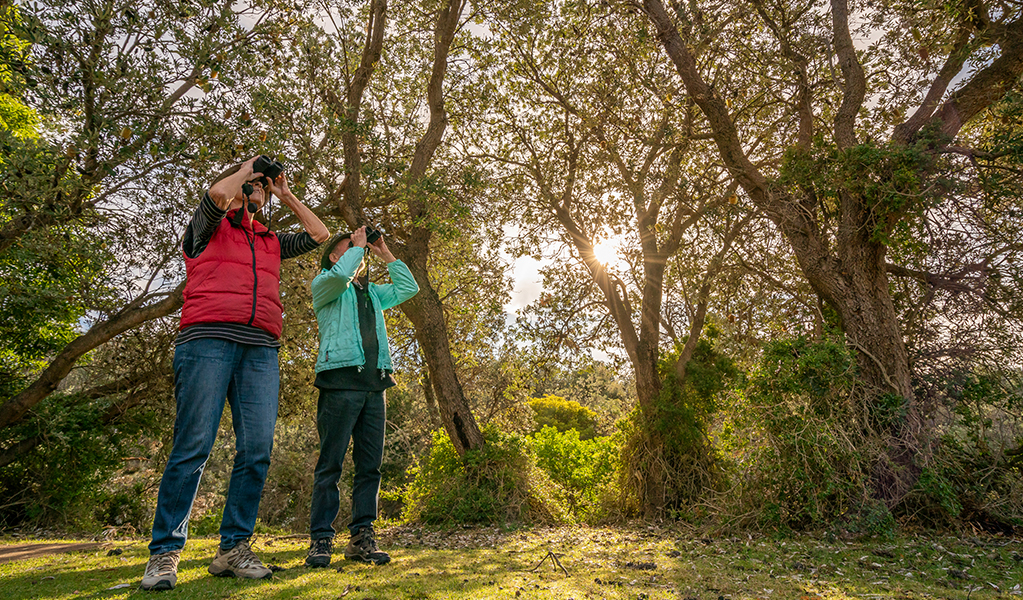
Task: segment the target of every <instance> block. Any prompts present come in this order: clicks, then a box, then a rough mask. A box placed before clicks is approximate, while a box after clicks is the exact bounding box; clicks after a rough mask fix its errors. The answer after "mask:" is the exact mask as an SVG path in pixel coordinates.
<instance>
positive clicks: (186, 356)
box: [149, 338, 280, 554]
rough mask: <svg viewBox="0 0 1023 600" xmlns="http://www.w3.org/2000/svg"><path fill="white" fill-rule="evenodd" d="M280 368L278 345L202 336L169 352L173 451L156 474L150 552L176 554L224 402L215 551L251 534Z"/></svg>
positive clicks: (269, 447)
mask: <svg viewBox="0 0 1023 600" xmlns="http://www.w3.org/2000/svg"><path fill="white" fill-rule="evenodd" d="M279 390H280V370H279V368H278V364H277V348H268V347H265V346H250V345H247V344H239V343H237V342H231V341H228V340H221V339H215V338H201V339H197V340H192V341H190V342H186V343H184V344H181V345H180V346H178V347H177V348H176V349H175V350H174V398H175V400H176V401H177V409H178V410H177V417H176V418H175V420H174V446H173V447H172V448H171V453H170V457H169V458H168V459H167V467H166V468H165V469H164V471H163V480H162V481H161V482H160V492H159V495H158V496H157V500H156V517H155V519H154V520H153V541H152V542H150V544H149V552H150V553H151V554H162V553H164V552H169V551H171V550H180V549H181V548H183V547H184V545H185V540H186V539H187V538H188V516H189V513H191V511H192V503H193V502H195V494H196V492H197V491H198V489H199V479H200V478H201V477H202V472H203V469H204V468H205V467H206V461H207V460H208V459H209V457H210V451H211V450H212V449H213V442H214V441H215V440H216V438H217V429H218V428H219V427H220V417H221V415H222V414H223V412H224V400H225V399H226V400H227V402H228V403H230V405H231V415H232V417H233V420H234V435H235V457H234V469H233V470H232V471H231V482H230V484H229V486H228V489H227V503H226V504H225V505H224V517H223V520H222V521H221V523H220V546H221V548H224V549H225V550H226V549H229V548H233V547H234V546H235V545H236V544H237V543H238V542H240V541H242V540H245V539H248V538H249V537H250V536H252V530H253V528H254V527H255V525H256V513H257V511H258V509H259V497H260V496H261V495H262V493H263V484H264V483H265V482H266V473H267V470H268V469H269V467H270V451H271V450H272V449H273V440H274V425H275V424H276V423H277V396H278V392H279Z"/></svg>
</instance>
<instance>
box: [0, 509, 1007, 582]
mask: <svg viewBox="0 0 1023 600" xmlns="http://www.w3.org/2000/svg"><path fill="white" fill-rule="evenodd" d="M53 541H54V540H47V542H51V543H52V542H53ZM24 542H25V540H10V539H8V540H3V541H0V543H2V544H13V543H24ZM380 542H381V547H382V548H383V549H386V550H388V551H390V553H391V556H392V557H393V559H394V561H393V562H392V563H391V564H390V565H386V566H383V567H373V566H369V565H362V564H353V563H344V562H343V561H341V562H335V563H334V565H332V566H331V567H330V568H327V569H317V570H311V569H307V568H305V567H304V566H302V561H303V559H304V558H305V548H306V542H305V541H303V540H301V539H293V538H272V537H261V538H259V539H255V540H254V547H255V549H256V551H257V552H258V553H259V554H260V556H261V557H262V558H263V560H264V562H267V563H270V564H274V565H278V566H280V567H283V570H281V571H278V572H277V573H275V576H274V578H273V579H272V580H269V581H241V580H233V579H220V578H215V577H212V576H210V575H209V574H207V573H206V567H207V566H208V564H209V561H210V559H211V558H212V555H213V553H214V551H215V544H216V542H215V540H210V539H193V540H190V541H189V543H188V546H187V548H186V549H185V552H184V553H183V555H182V560H181V567H180V570H179V577H178V586H177V588H175V589H174V590H173V591H170V592H159V593H158V595H159V597H160V598H166V599H167V600H170V599H173V598H195V599H198V598H235V599H243V598H300V599H310V600H312V599H331V600H336V599H339V598H345V600H370V599H376V600H385V599H386V600H390V599H398V598H400V599H410V600H411V599H416V600H426V599H431V600H432V599H437V600H440V599H465V600H470V599H471V600H483V599H488V598H503V599H511V598H519V599H523V598H524V599H554V598H557V599H569V598H572V599H575V600H584V599H595V598H608V599H626V598H628V599H664V598H671V599H675V600H683V599H684V600H719V599H721V598H725V599H729V600H740V599H752V598H767V599H772V600H773V599H779V600H790V599H791V600H825V599H826V600H840V599H848V598H863V599H868V598H869V599H872V600H873V599H887V598H892V599H903V598H905V599H909V598H946V599H963V600H973V599H978V600H979V599H986V598H1017V597H1023V556H1021V555H1023V540H1018V539H1016V540H1011V539H1006V538H1001V537H985V538H976V537H971V538H968V539H958V538H954V537H937V536H918V537H905V538H901V539H898V540H887V541H877V540H871V541H866V542H859V541H855V542H854V541H842V540H831V541H824V540H821V539H818V537H817V536H800V537H795V538H785V539H772V538H767V537H762V536H761V537H757V536H745V537H742V538H729V539H708V538H703V539H699V538H694V537H692V536H690V535H687V534H684V533H681V532H679V531H673V530H669V529H657V528H628V529H626V528H606V529H604V528H569V527H564V528H556V529H529V530H519V531H511V532H502V531H501V530H498V529H473V530H456V531H452V532H434V531H425V530H420V529H416V528H409V527H395V528H391V529H386V530H383V531H381V532H380ZM111 549H114V550H115V552H116V550H121V553H120V554H119V555H117V554H115V555H111V552H110V550H111ZM548 552H553V553H554V554H555V555H556V556H557V557H558V558H559V559H560V563H561V565H563V566H564V568H565V570H567V575H566V574H565V572H563V571H562V570H561V569H558V568H557V566H556V565H555V564H554V563H553V561H552V560H551V559H550V558H547V560H544V561H543V564H541V565H540V566H539V568H537V569H535V570H531V569H533V568H534V567H535V566H536V565H537V564H538V563H540V562H541V559H543V558H544V557H545V556H547V554H548ZM147 558H148V552H147V550H146V541H145V540H135V541H117V542H113V543H112V544H111V545H110V546H109V548H105V549H103V550H101V551H89V552H79V553H72V554H55V555H50V556H45V557H40V558H34V559H29V560H24V561H17V562H10V563H5V564H0V598H3V599H10V600H14V599H17V598H40V599H47V600H58V599H63V598H103V599H108V598H110V599H113V598H127V597H140V596H145V597H152V596H153V595H154V594H157V593H156V592H142V591H140V590H138V583H139V580H140V579H141V576H142V571H143V570H144V568H145V563H146V559H147ZM336 566H341V567H342V568H343V571H342V572H337V571H336V570H335V567H336ZM119 586H120V587H119Z"/></svg>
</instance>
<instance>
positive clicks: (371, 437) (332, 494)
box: [309, 390, 387, 540]
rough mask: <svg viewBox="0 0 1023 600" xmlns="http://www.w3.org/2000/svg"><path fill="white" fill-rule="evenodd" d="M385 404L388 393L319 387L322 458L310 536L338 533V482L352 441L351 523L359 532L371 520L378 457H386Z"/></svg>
mask: <svg viewBox="0 0 1023 600" xmlns="http://www.w3.org/2000/svg"><path fill="white" fill-rule="evenodd" d="M386 419H387V407H386V402H385V400H384V392H357V391H350V390H320V399H319V402H318V403H317V405H316V428H317V430H319V432H320V458H319V459H318V460H317V461H316V471H315V474H314V480H313V503H312V509H311V510H310V515H309V521H310V524H309V535H310V537H311V538H312V539H314V540H318V539H320V538H326V537H334V533H335V532H334V527H333V525H332V523H333V522H334V519H336V518H337V513H338V510H339V509H340V507H341V499H340V498H339V497H338V487H337V482H338V480H339V479H340V478H341V464H342V462H343V461H344V458H345V452H346V451H347V450H348V442H349V440H351V442H352V461H353V462H354V463H355V481H354V482H353V483H352V522H351V523H349V524H348V530H349V531H350V532H351V534H352V535H355V534H356V533H357V532H358V531H359V528H360V527H367V526H371V525H373V521H375V520H376V518H377V500H378V496H379V494H380V462H381V461H382V460H383V457H384V423H385V422H386Z"/></svg>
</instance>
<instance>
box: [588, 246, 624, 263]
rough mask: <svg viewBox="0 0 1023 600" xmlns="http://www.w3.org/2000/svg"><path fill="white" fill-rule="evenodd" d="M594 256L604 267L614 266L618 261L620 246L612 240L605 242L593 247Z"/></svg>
mask: <svg viewBox="0 0 1023 600" xmlns="http://www.w3.org/2000/svg"><path fill="white" fill-rule="evenodd" d="M593 255H594V256H595V257H596V259H597V261H598V262H600V264H602V265H604V266H607V265H610V264H613V263H615V262H617V261H618V246H617V245H616V244H615V243H614V242H612V241H610V240H604V241H602V242H600V243H597V244H595V245H594V246H593Z"/></svg>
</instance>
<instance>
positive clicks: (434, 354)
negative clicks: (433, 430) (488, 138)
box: [394, 0, 483, 456]
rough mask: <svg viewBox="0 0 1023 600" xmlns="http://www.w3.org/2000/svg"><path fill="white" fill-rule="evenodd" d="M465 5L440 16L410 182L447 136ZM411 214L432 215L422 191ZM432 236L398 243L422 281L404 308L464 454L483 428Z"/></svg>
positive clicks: (414, 232)
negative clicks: (463, 371)
mask: <svg viewBox="0 0 1023 600" xmlns="http://www.w3.org/2000/svg"><path fill="white" fill-rule="evenodd" d="M464 9H465V0H449V1H448V2H447V3H445V5H444V6H443V8H442V9H441V11H440V14H439V15H438V17H437V27H436V36H435V38H434V54H433V70H432V72H431V75H430V81H429V83H428V84H427V89H426V101H427V106H428V107H429V109H430V122H429V124H428V125H427V128H426V132H425V133H424V134H423V136H422V137H421V138H420V140H419V142H418V143H417V144H416V149H415V154H414V155H413V157H412V164H411V166H410V167H409V172H408V178H407V180H406V181H407V183H408V184H409V185H414V184H415V183H417V182H418V181H420V180H421V179H423V178H424V177H426V174H427V169H428V168H429V166H430V163H431V162H432V161H433V156H434V154H435V153H436V151H437V148H438V147H439V146H440V144H441V142H442V141H443V139H444V131H445V130H446V129H447V124H448V116H447V111H446V110H445V108H444V88H443V83H444V76H445V74H446V73H447V67H448V54H449V52H450V49H451V43H452V42H453V41H454V38H455V32H456V31H457V29H458V22H459V20H460V19H461V16H462V11H463V10H464ZM409 218H410V220H411V221H412V222H413V223H417V222H422V221H424V220H427V219H429V218H430V217H429V207H428V205H427V200H426V199H425V198H424V197H423V196H422V195H420V194H415V195H414V197H413V199H412V200H410V202H409ZM431 237H432V231H431V230H430V228H429V226H423V225H417V226H413V227H410V228H409V230H408V235H407V236H406V240H405V243H404V244H401V245H399V246H397V247H396V248H394V251H395V254H396V255H397V256H398V257H399V258H401V259H402V260H403V261H404V262H405V263H406V264H407V265H408V267H409V270H410V271H412V274H413V275H414V276H415V278H416V282H417V283H418V284H419V293H418V294H416V296H415V297H413V298H412V299H411V300H409V301H407V302H405V303H403V304H402V305H401V309H402V311H403V312H404V313H405V315H407V316H408V318H409V320H410V321H412V324H413V326H414V327H415V330H416V340H417V341H418V342H419V345H420V348H421V349H422V351H423V355H424V356H425V357H426V365H427V368H428V369H429V372H430V380H431V381H432V382H433V389H434V391H435V392H436V394H437V403H438V405H439V406H440V417H441V420H442V421H443V423H444V429H445V431H447V433H448V436H449V437H450V438H451V442H452V443H453V444H454V446H455V450H456V451H457V452H458V454H459V456H462V455H464V454H465V452H466V451H468V450H472V449H474V448H478V447H479V446H481V445H482V444H483V432H482V431H480V428H479V425H478V424H477V423H476V418H475V417H474V416H473V414H472V411H471V410H470V409H469V402H468V401H467V400H466V398H465V392H464V391H463V390H462V384H461V383H460V382H459V380H458V373H457V371H456V370H455V360H454V357H453V356H452V355H451V345H450V342H449V341H448V332H447V324H446V321H445V319H444V305H443V303H442V302H441V299H440V296H438V295H437V291H436V290H435V289H434V288H433V284H432V283H431V281H430V276H429V270H428V265H429V257H430V239H431Z"/></svg>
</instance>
